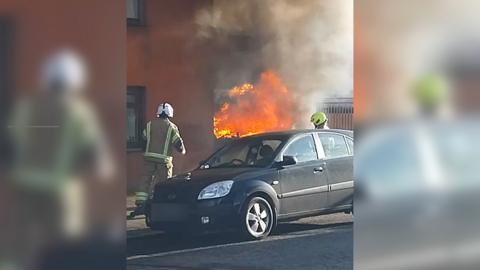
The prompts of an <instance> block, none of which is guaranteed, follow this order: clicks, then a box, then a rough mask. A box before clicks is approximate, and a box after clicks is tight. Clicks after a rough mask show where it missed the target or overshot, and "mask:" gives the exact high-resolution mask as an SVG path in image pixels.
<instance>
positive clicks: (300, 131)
mask: <svg viewBox="0 0 480 270" xmlns="http://www.w3.org/2000/svg"><path fill="white" fill-rule="evenodd" d="M309 132H322V133H341V134H343V135H346V136H349V137H352V138H353V131H352V130H346V129H289V130H281V131H274V132H265V133H258V134H254V135H250V136H246V137H244V138H256V137H264V136H288V137H291V136H294V135H297V134H304V133H309Z"/></svg>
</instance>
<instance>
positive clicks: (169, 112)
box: [157, 102, 173, 117]
mask: <svg viewBox="0 0 480 270" xmlns="http://www.w3.org/2000/svg"><path fill="white" fill-rule="evenodd" d="M161 114H165V115H166V116H168V117H173V107H172V105H170V104H168V103H166V102H165V103H162V104H160V105H158V110H157V115H158V116H160V115H161Z"/></svg>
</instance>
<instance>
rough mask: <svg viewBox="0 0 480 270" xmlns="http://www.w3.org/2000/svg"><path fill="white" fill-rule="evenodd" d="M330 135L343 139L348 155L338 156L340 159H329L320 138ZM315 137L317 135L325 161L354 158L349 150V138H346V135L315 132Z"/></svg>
mask: <svg viewBox="0 0 480 270" xmlns="http://www.w3.org/2000/svg"><path fill="white" fill-rule="evenodd" d="M328 134H334V135H338V136H341V137H343V142H344V143H345V147H346V149H347V154H346V155H343V156H338V157H327V154H326V153H325V149H324V148H323V144H322V140H321V138H320V136H321V135H328ZM315 135H316V136H315V137H317V139H318V144H319V147H321V148H322V151H323V155H324V159H325V160H329V159H337V158H345V157H352V156H353V154H352V153H351V151H350V149H349V146H348V143H347V138H346V137H348V136H346V135H345V134H342V133H338V132H315ZM352 141H353V139H352Z"/></svg>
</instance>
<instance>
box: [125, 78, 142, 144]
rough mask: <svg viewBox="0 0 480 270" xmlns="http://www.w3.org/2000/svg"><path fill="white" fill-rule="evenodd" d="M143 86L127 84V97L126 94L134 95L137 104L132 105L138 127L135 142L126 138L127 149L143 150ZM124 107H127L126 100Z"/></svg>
mask: <svg viewBox="0 0 480 270" xmlns="http://www.w3.org/2000/svg"><path fill="white" fill-rule="evenodd" d="M145 94H146V89H145V86H139V85H129V86H127V97H128V95H134V96H135V101H136V102H138V104H137V106H136V107H135V106H134V109H135V116H136V117H137V121H138V128H137V130H136V132H137V137H138V138H139V139H138V140H137V141H136V142H134V143H132V142H129V141H128V137H127V138H126V144H127V151H143V146H144V143H145V142H144V139H143V137H142V136H143V129H144V127H145ZM126 108H127V109H128V108H129V102H128V100H126ZM127 135H128V126H127Z"/></svg>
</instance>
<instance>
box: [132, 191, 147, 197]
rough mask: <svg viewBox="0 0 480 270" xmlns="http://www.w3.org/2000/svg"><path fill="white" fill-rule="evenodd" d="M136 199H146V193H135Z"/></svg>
mask: <svg viewBox="0 0 480 270" xmlns="http://www.w3.org/2000/svg"><path fill="white" fill-rule="evenodd" d="M135 196H136V197H148V193H146V192H141V191H140V192H135Z"/></svg>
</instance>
